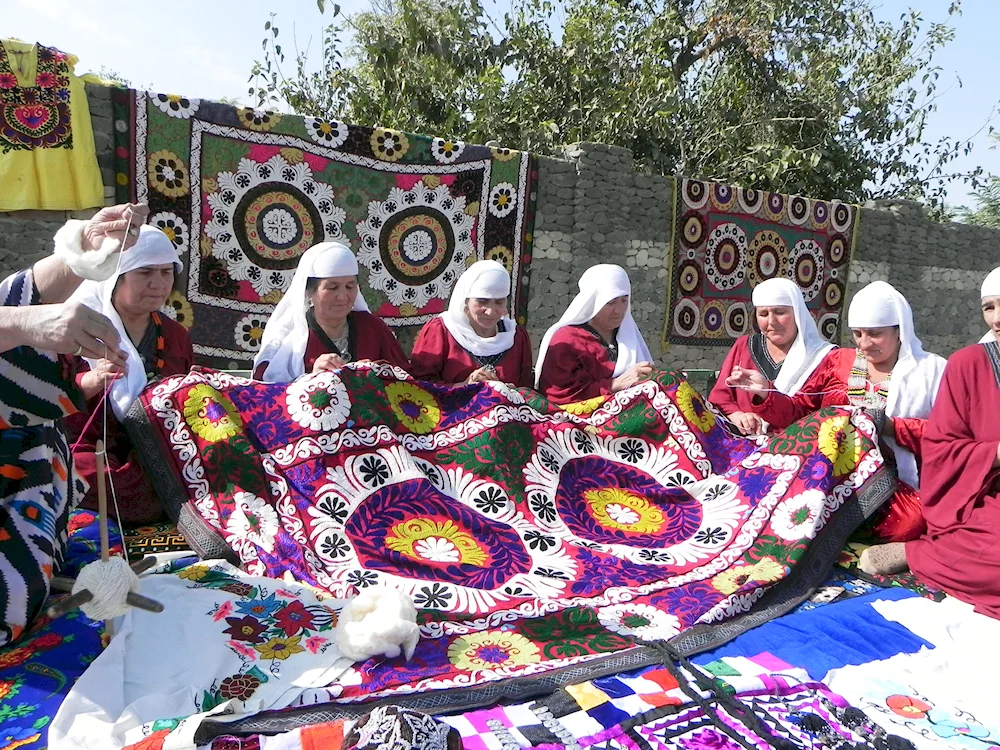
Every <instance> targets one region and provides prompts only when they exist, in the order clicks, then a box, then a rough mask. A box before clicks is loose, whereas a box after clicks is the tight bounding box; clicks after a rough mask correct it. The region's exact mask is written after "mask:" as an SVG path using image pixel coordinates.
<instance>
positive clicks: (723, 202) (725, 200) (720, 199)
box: [712, 182, 736, 211]
mask: <svg viewBox="0 0 1000 750" xmlns="http://www.w3.org/2000/svg"><path fill="white" fill-rule="evenodd" d="M735 201H736V191H735V190H734V189H733V188H732V187H731V186H729V185H724V184H722V183H721V182H717V183H715V184H713V185H712V203H713V204H714V205H715V207H716V208H718V209H719V210H722V211H725V210H727V209H729V208H730V207H732V205H733V203H734V202H735Z"/></svg>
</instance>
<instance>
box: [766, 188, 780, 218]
mask: <svg viewBox="0 0 1000 750" xmlns="http://www.w3.org/2000/svg"><path fill="white" fill-rule="evenodd" d="M764 213H765V214H766V215H767V217H768V218H769V219H771V221H781V220H782V219H784V218H785V196H783V195H781V194H780V193H768V194H767V198H766V199H765V201H764Z"/></svg>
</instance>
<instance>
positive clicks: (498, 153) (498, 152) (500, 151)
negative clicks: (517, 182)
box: [490, 146, 517, 161]
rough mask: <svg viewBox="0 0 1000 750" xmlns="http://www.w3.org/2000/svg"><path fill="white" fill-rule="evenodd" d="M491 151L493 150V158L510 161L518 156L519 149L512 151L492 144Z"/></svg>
mask: <svg viewBox="0 0 1000 750" xmlns="http://www.w3.org/2000/svg"><path fill="white" fill-rule="evenodd" d="M490 151H492V152H493V158H494V159H496V160H497V161H510V160H511V159H513V158H514V157H515V156H517V151H511V150H510V149H509V148H496V147H495V146H490Z"/></svg>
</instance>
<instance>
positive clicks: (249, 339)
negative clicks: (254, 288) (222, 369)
mask: <svg viewBox="0 0 1000 750" xmlns="http://www.w3.org/2000/svg"><path fill="white" fill-rule="evenodd" d="M267 319H268V316H267V315H257V314H255V313H251V314H250V315H244V316H243V317H242V318H240V320H239V322H238V323H237V324H236V330H235V332H234V333H235V338H236V343H237V344H238V345H239V347H240V349H243V350H244V351H248V352H257V351H260V342H261V339H262V338H263V337H264V328H265V327H266V326H267Z"/></svg>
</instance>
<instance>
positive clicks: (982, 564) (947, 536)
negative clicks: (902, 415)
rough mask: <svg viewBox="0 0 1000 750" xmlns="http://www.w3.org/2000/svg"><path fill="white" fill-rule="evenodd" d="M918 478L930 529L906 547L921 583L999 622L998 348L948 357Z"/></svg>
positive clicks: (966, 350) (977, 347)
mask: <svg viewBox="0 0 1000 750" xmlns="http://www.w3.org/2000/svg"><path fill="white" fill-rule="evenodd" d="M923 443H924V452H923V460H924V473H923V475H922V479H921V495H922V497H923V514H924V519H925V520H926V521H927V532H926V533H925V534H924V536H923V537H921V538H920V539H918V540H916V541H913V542H909V543H908V544H907V545H906V560H907V562H908V563H909V564H910V569H911V570H912V571H913V572H914V573H916V574H917V575H918V576H919V577H920V578H922V579H923V580H925V581H927V583H930V584H932V585H934V586H938V587H939V588H942V589H944V590H945V591H947V592H948V593H950V594H952V595H954V596H955V597H957V598H959V599H962V600H963V601H966V602H970V603H971V604H974V605H975V607H976V610H977V611H978V612H982V613H983V614H986V615H989V616H990V617H995V618H1000V543H998V542H1000V469H997V468H994V467H993V461H994V459H995V458H996V455H997V445H998V444H1000V350H998V349H997V346H996V344H994V343H990V344H986V345H984V344H976V345H974V346H968V347H966V348H964V349H961V350H959V351H958V352H956V353H955V354H953V355H952V356H951V358H950V359H949V360H948V366H947V367H946V368H945V371H944V377H943V378H942V380H941V387H940V389H939V390H938V394H937V399H936V400H935V402H934V408H933V409H932V410H931V417H930V420H928V424H927V430H926V431H925V433H924V441H923Z"/></svg>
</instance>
